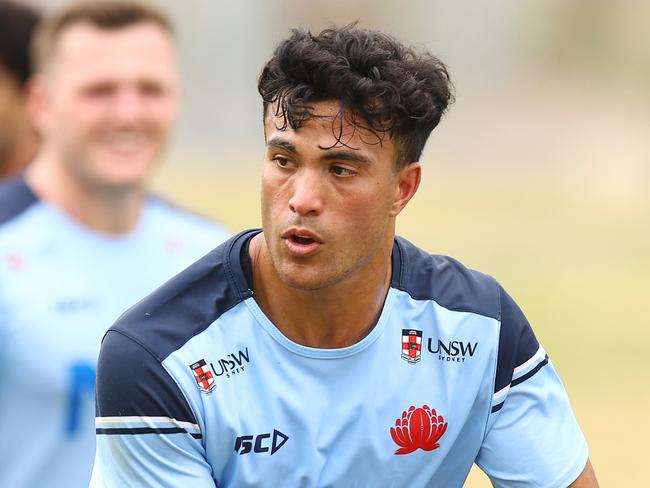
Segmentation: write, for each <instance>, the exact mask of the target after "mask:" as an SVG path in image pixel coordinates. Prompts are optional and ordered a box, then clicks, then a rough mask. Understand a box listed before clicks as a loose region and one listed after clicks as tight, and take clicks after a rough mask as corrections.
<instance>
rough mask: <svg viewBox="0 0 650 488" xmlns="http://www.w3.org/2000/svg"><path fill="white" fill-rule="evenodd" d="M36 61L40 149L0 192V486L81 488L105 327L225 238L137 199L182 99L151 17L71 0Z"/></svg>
mask: <svg viewBox="0 0 650 488" xmlns="http://www.w3.org/2000/svg"><path fill="white" fill-rule="evenodd" d="M33 54H34V59H35V68H36V71H37V73H36V75H35V77H34V79H33V80H32V81H31V84H30V96H29V106H30V110H31V112H32V115H33V117H34V122H35V126H36V128H37V130H38V132H39V134H40V135H41V137H42V140H41V146H40V149H39V152H38V154H37V156H36V157H35V159H34V161H33V163H32V164H31V165H30V166H29V168H28V169H27V171H26V172H25V174H24V177H23V176H20V177H18V178H17V179H14V180H9V181H7V182H6V183H4V185H3V186H2V187H1V188H0V412H1V415H0V438H1V439H2V442H0V486H3V487H12V488H19V487H36V486H38V487H65V488H71V487H82V486H87V484H88V481H89V478H90V472H91V468H92V460H93V455H94V449H95V428H94V384H95V363H96V358H97V353H98V348H99V343H100V340H101V338H102V336H103V334H104V331H105V329H106V327H107V325H108V324H110V323H111V322H112V321H114V319H115V318H116V317H117V315H118V314H119V313H120V312H122V311H123V310H124V309H125V308H126V307H128V306H129V305H131V304H133V303H134V302H136V301H137V300H139V299H140V298H142V297H143V296H145V295H146V294H147V293H148V292H150V291H151V290H152V289H153V288H155V287H156V286H157V285H160V284H161V283H163V282H164V281H165V280H166V279H167V278H169V277H170V276H172V275H173V274H174V273H176V272H178V271H179V270H181V269H182V268H183V267H185V266H186V265H187V264H189V263H190V262H191V261H193V260H195V259H196V258H198V257H199V256H200V255H202V254H204V253H206V252H208V251H209V250H210V249H211V248H213V247H214V246H216V245H217V244H219V243H220V242H221V241H222V240H223V239H224V238H225V237H226V236H227V233H226V232H225V230H224V229H223V228H222V227H220V226H218V225H215V224H213V223H211V222H209V221H207V220H205V219H203V218H200V217H198V216H195V215H193V214H189V213H187V212H184V211H181V210H179V209H177V208H175V207H173V206H171V205H169V204H167V203H165V202H163V201H161V200H159V199H156V198H153V197H152V196H151V195H149V194H148V193H147V190H146V182H147V180H148V179H149V177H150V175H151V173H152V171H153V169H154V167H155V166H156V164H157V161H158V160H159V158H160V155H161V152H162V150H163V148H164V147H165V145H166V143H167V140H168V136H169V133H170V129H171V127H172V123H173V121H174V118H175V115H176V111H177V103H178V96H179V80H178V74H177V68H176V60H175V51H174V39H173V32H172V27H171V25H170V21H169V20H168V18H167V17H166V16H165V15H164V14H163V13H161V12H159V11H158V10H157V9H155V8H153V7H149V6H144V5H142V4H139V3H136V2H131V1H127V0H125V1H92V2H87V3H79V4H74V5H71V6H69V7H67V8H65V9H64V10H62V11H60V12H58V13H55V14H53V15H52V16H50V17H48V18H46V19H44V22H43V23H42V24H41V25H40V26H39V29H38V31H37V34H36V37H35V44H34V48H33ZM133 373H134V374H137V373H138V371H134V372H133Z"/></svg>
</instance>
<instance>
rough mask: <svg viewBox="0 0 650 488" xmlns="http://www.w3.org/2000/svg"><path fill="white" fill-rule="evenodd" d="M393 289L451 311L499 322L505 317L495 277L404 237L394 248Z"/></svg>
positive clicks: (396, 241) (399, 239) (400, 238)
mask: <svg viewBox="0 0 650 488" xmlns="http://www.w3.org/2000/svg"><path fill="white" fill-rule="evenodd" d="M392 286H393V287H394V288H397V289H400V290H402V291H405V292H407V293H408V294H409V295H410V296H411V297H412V298H413V299H415V300H433V301H435V302H436V303H438V304H439V305H441V306H443V307H445V308H447V309H450V310H454V311H459V312H471V313H476V314H479V315H484V316H486V317H490V318H494V319H497V320H499V319H500V316H501V304H500V300H501V292H500V290H501V287H500V286H499V284H498V283H497V281H496V280H495V279H494V278H493V277H491V276H489V275H486V274H484V273H481V272H479V271H476V270H473V269H470V268H468V267H466V266H465V265H463V264H462V263H461V262H460V261H458V260H456V259H454V258H452V257H449V256H443V255H438V254H430V253H428V252H426V251H424V250H423V249H421V248H419V247H417V246H415V245H414V244H412V243H411V242H409V241H408V240H406V239H404V238H402V237H396V238H395V244H394V246H393V278H392Z"/></svg>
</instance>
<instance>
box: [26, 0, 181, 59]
mask: <svg viewBox="0 0 650 488" xmlns="http://www.w3.org/2000/svg"><path fill="white" fill-rule="evenodd" d="M143 22H150V23H153V24H155V25H157V26H158V27H160V28H161V29H162V30H163V31H165V32H167V33H168V34H169V35H170V36H173V35H174V28H173V27H172V23H171V20H170V19H169V17H168V16H167V15H166V14H165V13H164V12H163V11H162V10H160V9H158V8H157V7H155V6H154V5H151V4H149V3H146V2H138V1H131V0H92V1H91V0H88V1H81V2H75V3H72V4H70V5H68V6H66V7H64V8H63V9H61V10H60V11H58V13H56V14H55V15H52V16H50V17H47V18H46V19H45V20H44V21H43V22H42V23H41V24H40V25H39V26H38V29H37V31H36V34H35V36H34V41H33V44H32V59H33V62H34V67H35V69H36V70H37V71H41V72H42V71H44V70H45V69H46V66H47V63H48V61H49V60H50V59H51V57H52V53H53V52H54V51H55V50H56V47H57V41H58V40H59V38H60V37H61V34H62V33H63V32H64V31H65V30H66V29H68V28H69V27H70V26H72V25H75V24H79V23H87V24H90V25H92V26H94V27H97V28H99V29H106V30H116V29H123V28H126V27H130V26H132V25H135V24H140V23H143Z"/></svg>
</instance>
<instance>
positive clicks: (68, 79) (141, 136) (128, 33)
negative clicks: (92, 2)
mask: <svg viewBox="0 0 650 488" xmlns="http://www.w3.org/2000/svg"><path fill="white" fill-rule="evenodd" d="M42 83H43V86H42V90H43V102H42V103H41V104H40V105H39V107H40V108H38V109H37V113H36V115H37V117H36V120H37V123H38V127H39V129H40V130H41V132H42V134H43V136H44V142H45V144H46V146H47V147H49V148H50V149H51V150H52V151H53V154H54V155H55V159H56V160H58V161H60V163H61V164H63V165H64V166H65V168H66V169H67V170H68V172H69V173H70V175H71V176H73V177H74V178H76V179H77V180H78V181H82V182H83V183H85V184H87V185H90V186H93V187H95V188H97V189H99V188H101V189H108V190H111V189H114V190H120V189H125V188H133V187H139V186H140V185H141V184H142V183H143V182H144V180H145V179H146V177H147V176H148V175H149V173H150V171H151V169H152V168H153V166H154V163H155V161H156V160H157V158H158V156H159V154H160V153H161V151H162V149H163V148H164V146H165V143H166V142H167V139H168V134H169V131H170V129H171V125H172V123H173V120H174V116H175V114H176V108H177V101H178V80H177V73H176V63H175V57H174V49H173V46H172V41H171V39H170V38H169V36H168V34H167V33H166V32H164V31H163V30H162V29H161V28H159V27H158V26H157V25H155V24H154V23H149V22H143V23H140V24H134V25H132V26H128V27H125V28H120V29H99V28H96V27H94V26H92V25H90V24H87V23H79V24H76V25H72V26H71V27H69V28H68V29H67V30H65V31H64V32H63V34H62V36H61V37H60V39H59V41H58V44H57V47H56V49H55V51H54V54H53V59H52V60H51V61H50V63H49V65H48V67H46V69H45V75H44V77H43V79H42Z"/></svg>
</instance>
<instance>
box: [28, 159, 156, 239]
mask: <svg viewBox="0 0 650 488" xmlns="http://www.w3.org/2000/svg"><path fill="white" fill-rule="evenodd" d="M25 178H26V181H27V184H28V185H29V186H30V188H31V189H32V191H33V192H34V193H35V194H36V195H37V196H38V197H39V198H40V199H42V200H44V201H47V202H49V203H51V204H52V205H54V206H56V207H57V208H59V209H60V210H62V211H63V212H64V213H66V214H67V215H68V216H70V217H71V218H73V219H74V220H76V221H77V222H79V223H80V224H82V225H83V226H85V227H87V228H89V229H90V230H92V231H94V232H97V233H100V234H107V235H121V234H126V233H128V232H129V231H131V230H133V229H134V228H135V226H136V225H137V223H138V220H139V217H140V211H141V209H142V204H143V201H144V198H145V195H144V191H143V190H142V189H139V188H131V189H124V190H120V191H114V190H106V189H101V188H97V187H93V186H92V185H90V184H84V182H82V181H80V179H79V178H77V177H75V176H74V175H71V174H70V172H69V171H67V170H66V169H65V168H64V167H62V165H61V164H60V163H58V162H56V161H55V160H53V159H48V158H46V157H44V156H38V157H37V158H36V160H35V161H34V164H32V165H30V167H29V168H28V169H27V171H26V173H25Z"/></svg>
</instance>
